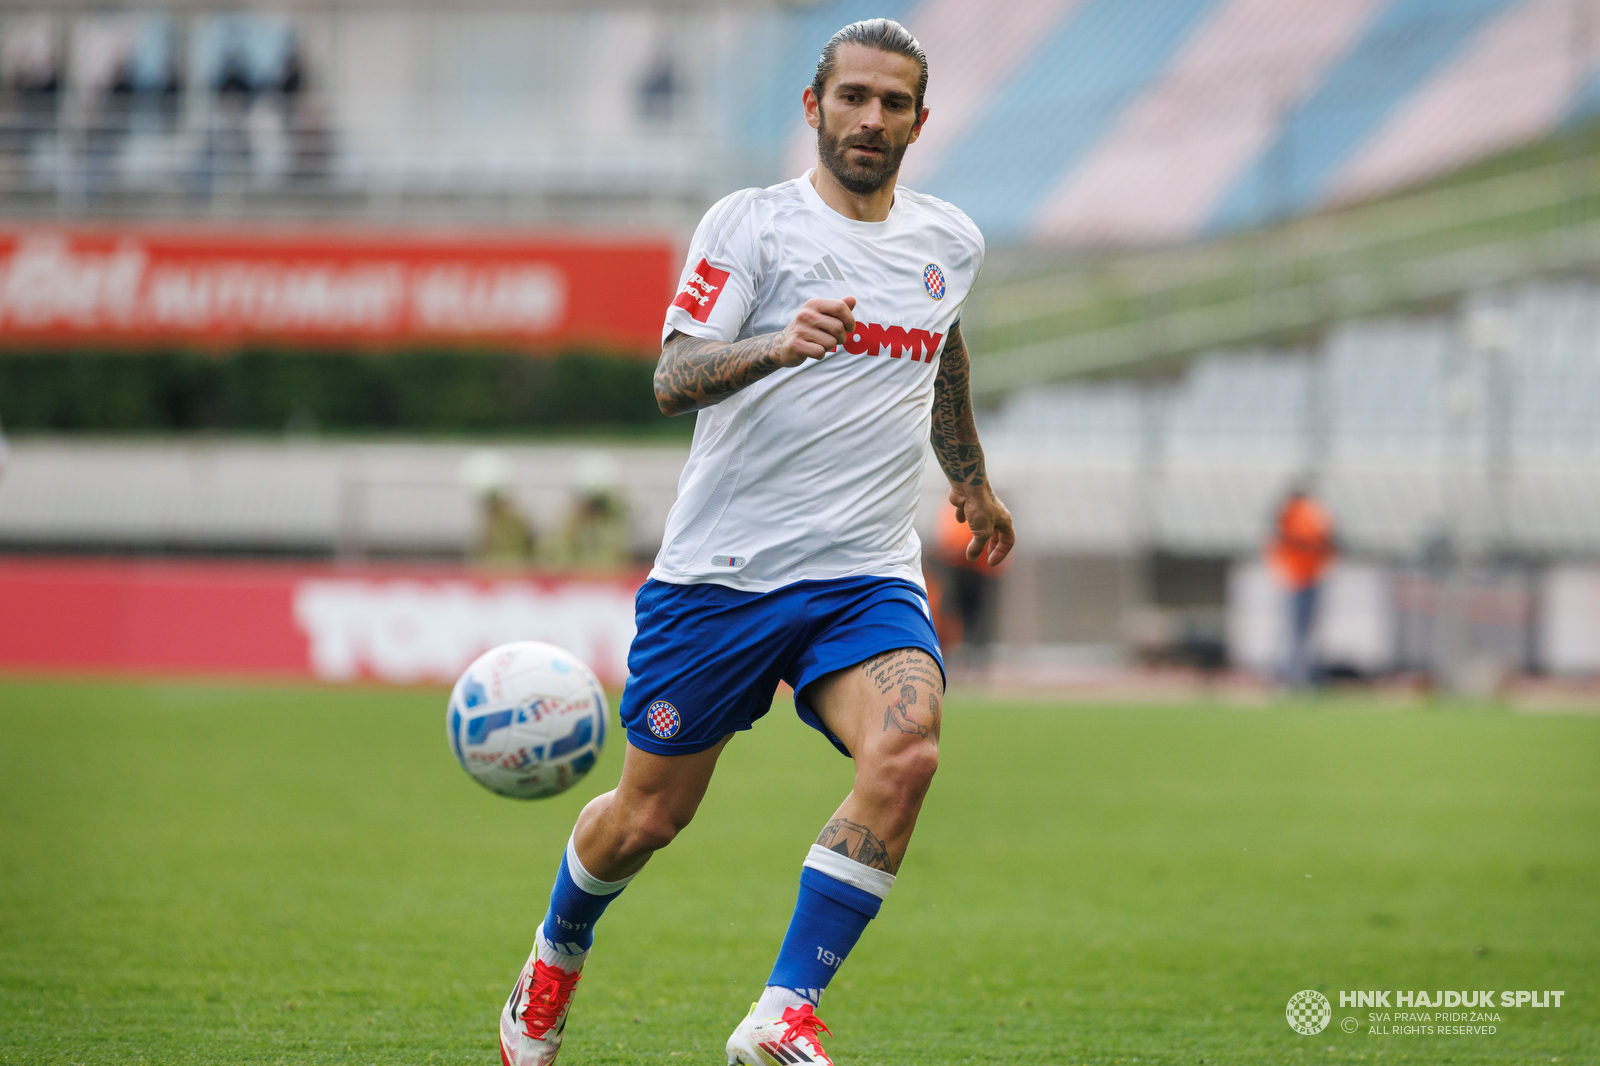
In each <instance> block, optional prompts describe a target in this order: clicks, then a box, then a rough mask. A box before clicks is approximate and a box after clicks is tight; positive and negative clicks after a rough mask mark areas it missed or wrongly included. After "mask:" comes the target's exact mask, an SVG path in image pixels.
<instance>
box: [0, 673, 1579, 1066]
mask: <svg viewBox="0 0 1600 1066" xmlns="http://www.w3.org/2000/svg"><path fill="white" fill-rule="evenodd" d="M443 703H444V695H443V693H442V692H438V691H418V690H408V691H391V690H382V689H377V688H354V689H335V688H319V687H312V686H305V687H290V686H285V687H270V686H255V685H219V684H200V683H192V684H191V683H181V684H180V683H153V682H151V683H112V682H85V683H70V682H66V681H26V680H18V679H12V680H9V681H0V1062H3V1063H96V1064H98V1063H153V1064H156V1063H160V1064H166V1063H334V1062H339V1063H376V1064H393V1063H430V1062H432V1063H465V1062H473V1063H482V1064H489V1063H495V1062H497V1061H498V1057H497V1054H498V1053H497V1051H496V1046H495V1040H496V1037H495V1025H496V1016H497V1014H498V1012H499V1010H500V1006H501V1003H502V1001H503V999H504V997H505V996H506V994H507V992H508V991H509V988H510V984H511V982H512V980H513V978H514V977H515V975H516V972H517V969H518V967H519V966H520V965H521V963H522V961H523V959H524V958H525V957H526V954H527V951H528V946H529V944H530V942H531V939H532V936H533V930H534V926H535V924H536V923H537V921H538V920H539V918H540V916H541V915H542V914H543V911H544V902H545V896H546V894H547V892H548V886H549V881H550V877H551V875H552V873H553V870H554V866H555V863H556V861H557V858H558V855H559V852H560V849H561V847H562V844H563V843H564V841H565V839H566V836H567V833H568V830H569V828H570V826H571V824H572V821H573V818H574V816H575V815H576V814H577V812H578V810H579V808H580V807H581V806H582V805H583V803H584V802H585V801H586V800H587V799H588V798H589V797H591V796H593V795H595V794H596V793H598V792H600V791H602V790H604V789H606V788H608V787H610V785H611V784H612V782H613V781H614V780H615V777H616V774H617V771H618V767H619V766H620V765H621V754H622V751H621V744H620V743H619V742H618V741H617V739H615V737H616V735H615V734H613V737H614V739H613V742H612V745H611V747H610V749H609V750H608V751H607V752H606V753H605V756H604V757H603V759H602V760H601V762H600V763H599V765H598V766H597V768H596V769H595V771H594V773H593V774H592V775H591V776H590V778H589V779H588V780H587V781H585V782H583V784H582V785H581V786H580V787H579V788H577V789H575V790H573V792H572V793H571V794H568V795H564V796H560V797H557V798H555V799H551V800H545V801H542V802H537V803H531V804H524V803H516V802H513V801H510V800H505V799H501V798H499V797H496V796H493V795H490V794H489V793H487V792H485V791H483V790H482V789H480V788H478V787H477V786H476V785H474V784H473V783H472V782H471V781H469V780H468V779H467V777H466V776H465V775H464V774H462V772H461V770H460V769H459V768H458V767H457V766H456V765H455V763H454V761H453V760H452V759H451V757H450V754H449V752H448V750H447V747H446V743H445V738H444V728H443V724H444V723H443V717H444V715H443ZM848 786H849V764H848V763H847V762H846V761H845V760H844V759H842V758H839V757H838V756H837V755H836V754H834V753H833V752H832V750H831V749H830V748H829V747H828V745H827V744H826V743H825V742H824V741H823V740H822V738H821V737H819V736H818V735H816V734H814V733H812V732H811V731H810V730H808V729H806V728H805V727H804V726H802V725H800V724H798V723H797V722H796V721H795V719H794V716H793V715H792V714H791V713H790V711H789V708H788V705H787V704H786V703H783V702H781V701H780V703H779V705H778V706H777V707H776V708H775V709H774V713H772V714H771V715H769V716H768V717H767V718H766V719H764V720H763V721H762V722H761V723H759V725H758V727H757V729H756V730H755V731H754V732H753V733H746V734H742V735H740V736H739V737H738V738H737V739H736V740H735V741H734V742H733V743H732V744H731V745H730V746H729V748H728V750H727V752H726V754H725V755H724V756H723V760H722V767H721V770H720V772H719V775H718V777H717V779H716V781H715V782H714V783H713V785H712V788H711V793H710V795H709V796H708V797H707V800H706V803H705V805H704V807H703V808H702V811H701V814H700V817H699V819H698V820H697V821H696V822H695V824H694V825H692V826H691V827H690V828H689V829H688V830H687V831H686V832H685V833H684V834H683V836H682V837H681V838H680V839H679V840H678V841H677V842H676V843H675V844H674V845H673V846H672V847H671V848H670V849H668V850H667V851H665V852H663V853H662V854H661V855H659V856H657V857H656V859H655V860H654V861H653V862H652V863H651V865H650V866H649V867H648V868H647V870H646V871H645V873H644V874H643V875H642V876H641V877H640V878H639V880H638V881H637V882H636V883H635V884H634V886H633V887H632V888H631V889H629V891H628V893H627V894H626V895H625V896H623V897H622V898H621V899H620V900H619V901H618V902H617V904H616V905H614V906H613V907H612V908H611V910H610V912H609V914H608V915H607V916H606V919H605V921H604V922H603V923H602V924H601V926H600V930H599V937H598V941H597V945H596V947H597V950H596V952H595V955H594V957H593V959H592V961H591V963H590V965H589V968H588V972H587V973H586V975H585V977H584V982H583V984H582V986H581V987H580V989H579V991H578V996H577V999H576V1002H575V1007H574V1010H573V1015H572V1019H571V1024H570V1026H569V1029H568V1032H569V1037H568V1042H567V1047H566V1049H565V1050H564V1051H563V1058H562V1062H563V1064H564V1066H600V1064H610V1063H661V1064H676V1063H705V1064H716V1066H721V1064H722V1063H723V1061H724V1060H723V1059H722V1058H721V1055H722V1044H723V1041H724V1039H725V1038H726V1035H727V1033H728V1031H729V1030H730V1029H731V1027H732V1026H733V1024H734V1023H735V1022H736V1021H737V1020H738V1019H739V1018H740V1017H741V1016H742V1014H743V1012H744V1010H745V1008H746V1007H747V1005H748V1004H749V1002H750V1001H751V999H752V998H753V997H754V996H755V995H756V994H757V992H758V990H759V988H760V986H761V983H762V979H763V978H764V977H765V976H766V973H767V969H768V967H769V965H770V964H771V960H772V956H773V953H774V952H775V951H776V949H777V946H778V943H779V941H780V939H781V938H782V935H783V930H784V927H785V924H786V922H787V920H788V914H789V909H790V907H791V906H792V903H793V899H794V894H795V884H796V878H797V875H798V872H799V865H800V861H801V858H802V856H803V855H804V853H805V849H806V847H807V846H808V845H809V844H810V842H811V840H812V839H813V837H814V835H815V833H816V832H817V830H818V828H819V827H820V826H821V825H822V823H823V822H824V821H825V820H826V818H827V816H828V814H829V813H830V812H831V811H832V810H833V807H834V805H835V804H836V803H837V802H838V801H839V799H840V798H841V797H842V796H843V794H844V792H845V791H846V789H847V788H848ZM1305 988H1315V989H1320V990H1323V991H1326V992H1328V993H1330V995H1331V996H1332V998H1333V999H1334V1004H1335V1009H1334V1015H1333V1024H1332V1025H1331V1026H1330V1027H1329V1028H1328V1029H1327V1030H1326V1031H1324V1032H1323V1033H1321V1034H1319V1035H1317V1036H1310V1037H1306V1036H1300V1035H1298V1034H1296V1033H1295V1032H1293V1031H1292V1030H1291V1029H1290V1028H1289V1026H1288V1025H1287V1023H1286V1021H1285V1018H1284V1007H1285V1004H1286V1003H1287V1001H1288V999H1289V997H1290V996H1291V995H1292V994H1293V993H1295V992H1297V991H1299V990H1300V989H1305ZM1483 988H1487V989H1496V990H1502V989H1512V990H1545V989H1560V990H1562V991H1564V992H1565V996H1564V998H1563V1001H1562V1005H1561V1006H1560V1007H1559V1008H1550V1009H1542V1010H1541V1009H1533V1008H1530V1007H1522V1008H1520V1009H1503V1010H1500V1011H1499V1013H1500V1016H1501V1021H1500V1022H1499V1023H1498V1026H1497V1028H1498V1032H1497V1033H1495V1034H1494V1035H1484V1036H1438V1035H1434V1036H1422V1035H1410V1036H1406V1035H1375V1034H1372V1033H1370V1032H1369V1031H1368V1026H1367V1025H1366V1024H1365V1020H1366V1019H1365V1016H1366V1014H1367V1013H1368V1012H1367V1011H1364V1010H1363V1011H1357V1010H1354V1009H1340V1008H1339V1007H1338V1000H1337V992H1338V991H1339V990H1341V989H1344V990H1351V989H1391V990H1393V989H1422V990H1445V989H1469V990H1475V989H1483ZM822 1015H823V1017H824V1018H825V1019H826V1020H827V1022H828V1023H829V1025H830V1026H832V1028H833V1029H834V1031H835V1033H836V1034H837V1035H836V1036H835V1037H834V1038H833V1040H832V1041H830V1042H829V1048H830V1050H831V1051H832V1052H833V1053H834V1054H835V1055H836V1057H837V1058H838V1059H839V1061H840V1062H841V1064H846V1066H868V1064H874V1066H877V1064H881V1066H903V1064H917V1066H923V1064H944V1063H1027V1064H1052V1066H1053V1064H1065V1063H1108V1064H1109V1063H1200V1062H1205V1063H1240V1064H1257V1063H1308V1064H1309V1063H1323V1062H1328V1063H1333V1062H1340V1063H1342V1062H1353V1061H1363V1062H1374V1063H1377V1062H1393V1063H1408V1064H1409V1063H1435V1062H1438V1063H1550V1062H1561V1063H1596V1062H1600V717H1584V716H1568V717H1531V716H1521V715H1513V714H1508V713H1502V712H1494V711H1490V710H1484V709H1473V708H1455V709H1448V708H1447V709H1435V710H1417V709H1411V710H1396V709H1392V708H1391V709H1383V708H1382V707H1379V706H1376V705H1374V704H1361V703H1349V702H1342V701H1328V702H1320V703H1303V704H1298V705H1287V706H1283V707H1277V708H1272V709H1266V710H1241V709H1229V708H1224V707H1213V706H1167V707H1161V706H1117V707H1100V706H1082V705H1061V704H1047V703H1043V702H1015V701H1013V702H1003V701H991V702H985V701H982V700H979V699H976V698H970V697H965V696H961V695H960V694H956V695H955V696H953V698H952V699H951V700H950V701H949V712H948V714H947V716H946V726H945V737H944V744H943V766H942V768H941V770H940V773H939V777H938V779H937V780H936V782H935V784H934V788H933V792H932V794H931V795H930V797H929V800H928V804H927V807H926V809H925V810H924V812H923V817H922V824H921V826H920V828H919V829H918V832H917V837H916V839H915V840H914V841H913V843H912V848H911V853H910V855H909V856H908V857H907V859H906V862H905V865H904V867H903V869H902V871H901V877H900V883H899V884H898V885H897V886H896V888H895V891H894V894H893V895H892V896H891V897H890V899H889V902H888V903H887V905H886V906H885V908H884V912H883V915H882V916H881V917H880V918H879V919H878V920H877V921H876V922H874V923H873V925H872V927H871V928H870V929H869V930H868V931H867V934H866V936H865V937H864V938H863V940H862V942H861V944H860V946H859V947H858V948H857V949H856V952H855V953H854V955H853V956H852V957H851V958H850V960H849V962H848V963H846V965H845V967H844V969H843V970H842V971H841V973H840V976H839V978H838V979H837V980H836V981H835V982H834V986H833V989H832V990H831V991H830V992H829V994H828V996H827V997H826V999H825V1000H824V1001H823V1011H822ZM1357 1016H1359V1017H1360V1019H1361V1020H1362V1021H1363V1024H1362V1025H1361V1026H1360V1028H1359V1029H1358V1031H1357V1032H1356V1033H1353V1034H1347V1033H1345V1032H1344V1031H1342V1029H1341V1027H1340V1023H1341V1021H1342V1020H1343V1019H1345V1018H1347V1017H1357Z"/></svg>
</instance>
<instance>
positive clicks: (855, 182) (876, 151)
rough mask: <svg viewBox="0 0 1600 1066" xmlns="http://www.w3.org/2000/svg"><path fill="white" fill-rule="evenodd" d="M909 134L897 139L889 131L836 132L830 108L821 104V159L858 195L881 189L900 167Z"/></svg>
mask: <svg viewBox="0 0 1600 1066" xmlns="http://www.w3.org/2000/svg"><path fill="white" fill-rule="evenodd" d="M910 143H911V142H910V139H909V137H908V138H907V139H906V140H904V141H901V142H900V143H899V144H896V143H894V142H893V141H892V140H891V139H890V137H889V134H888V132H887V131H885V130H877V131H875V132H874V131H866V130H862V131H857V132H855V133H849V134H846V133H839V134H835V133H834V132H833V131H831V130H830V129H829V128H828V114H827V111H826V110H825V109H824V108H823V107H822V106H821V105H820V103H819V105H818V107H817V159H818V160H819V161H820V162H821V163H822V165H823V166H824V167H826V168H827V169H828V173H829V174H832V175H833V179H834V180H835V181H837V182H838V183H839V185H840V187H841V188H843V189H845V190H846V191H847V192H849V193H851V194H853V195H855V196H867V195H869V194H871V193H875V192H877V191H878V190H879V189H881V188H883V186H884V185H885V184H886V183H888V182H890V181H892V180H893V179H894V176H895V175H896V174H897V173H899V171H900V160H901V159H902V158H904V156H905V154H906V146H907V145H908V144H910Z"/></svg>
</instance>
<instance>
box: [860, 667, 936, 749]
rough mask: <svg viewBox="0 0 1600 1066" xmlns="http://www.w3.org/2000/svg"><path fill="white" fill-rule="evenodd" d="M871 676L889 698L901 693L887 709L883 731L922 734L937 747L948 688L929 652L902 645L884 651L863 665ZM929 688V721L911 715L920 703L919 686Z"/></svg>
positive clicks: (872, 680)
mask: <svg viewBox="0 0 1600 1066" xmlns="http://www.w3.org/2000/svg"><path fill="white" fill-rule="evenodd" d="M861 669H862V670H863V671H864V672H865V673H866V675H867V678H868V679H869V680H870V681H871V682H872V683H873V684H874V685H876V686H877V688H878V691H879V692H881V693H883V695H884V696H885V697H894V696H898V697H899V698H898V699H895V700H894V701H893V702H892V703H889V704H888V705H887V706H886V707H885V709H884V712H883V731H884V732H885V733H887V732H888V731H889V730H890V729H898V730H899V731H900V732H902V733H906V734H909V735H911V736H916V737H921V738H922V739H923V740H926V741H928V742H929V743H930V744H933V745H935V746H937V745H938V743H939V716H940V711H941V708H940V704H939V693H940V692H943V691H944V679H943V678H941V677H940V676H939V672H938V668H937V667H935V666H934V664H933V660H932V659H930V658H928V654H927V653H926V652H924V651H921V650H919V649H916V648H900V649H899V650H897V651H889V652H884V653H883V654H882V655H879V656H877V657H875V658H872V659H869V660H867V661H866V662H865V663H862V664H861ZM919 684H921V685H926V686H927V687H928V714H929V716H930V719H931V720H930V721H929V723H928V724H926V725H924V724H923V723H921V722H919V721H917V720H916V719H915V718H913V717H911V711H910V709H909V708H911V707H914V706H916V703H917V685H919Z"/></svg>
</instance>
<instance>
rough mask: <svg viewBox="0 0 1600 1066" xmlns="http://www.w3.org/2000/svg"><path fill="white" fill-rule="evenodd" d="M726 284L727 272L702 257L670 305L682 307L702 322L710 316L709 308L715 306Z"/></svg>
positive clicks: (697, 320)
mask: <svg viewBox="0 0 1600 1066" xmlns="http://www.w3.org/2000/svg"><path fill="white" fill-rule="evenodd" d="M727 284H728V272H727V271H726V270H718V269H717V268H716V267H714V266H712V265H711V264H710V263H709V262H707V261H706V260H704V259H702V260H700V265H699V266H697V267H695V268H694V272H693V273H691V274H690V275H689V277H688V280H686V281H685V282H684V283H683V288H681V289H679V290H678V298H677V299H676V300H673V301H672V306H673V307H681V308H683V309H684V310H685V311H687V312H689V314H690V315H691V316H693V318H694V320H695V321H696V322H704V321H705V320H706V319H707V318H709V317H711V309H712V308H713V307H715V306H717V297H719V296H721V295H722V290H723V288H724V287H726V286H727Z"/></svg>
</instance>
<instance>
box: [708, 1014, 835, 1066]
mask: <svg viewBox="0 0 1600 1066" xmlns="http://www.w3.org/2000/svg"><path fill="white" fill-rule="evenodd" d="M755 1014H756V1005H755V1004H754V1003H752V1004H750V1013H749V1014H747V1015H745V1018H744V1021H742V1022H740V1023H739V1028H737V1029H735V1030H734V1031H733V1035H732V1036H730V1037H728V1066H795V1064H797V1063H807V1062H816V1063H821V1064H823V1066H833V1060H832V1059H830V1058H829V1057H828V1053H827V1052H826V1051H824V1050H822V1044H821V1043H819V1042H818V1035H817V1034H818V1032H819V1031H820V1032H823V1033H826V1032H828V1031H829V1030H828V1027H827V1026H826V1025H823V1024H822V1019H821V1018H818V1017H817V1013H816V1011H814V1010H812V1008H811V1004H809V1003H807V1004H806V1005H805V1006H803V1007H789V1008H788V1009H786V1010H785V1011H784V1012H783V1017H782V1018H757V1017H756V1016H755Z"/></svg>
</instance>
